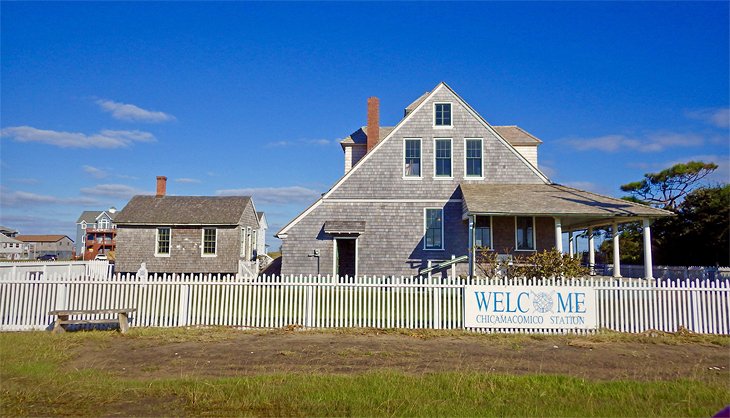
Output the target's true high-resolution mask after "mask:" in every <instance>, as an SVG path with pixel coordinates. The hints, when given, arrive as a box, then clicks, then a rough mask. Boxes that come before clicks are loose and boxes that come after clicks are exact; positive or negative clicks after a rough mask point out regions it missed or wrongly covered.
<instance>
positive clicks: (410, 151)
mask: <svg viewBox="0 0 730 418" xmlns="http://www.w3.org/2000/svg"><path fill="white" fill-rule="evenodd" d="M403 175H404V176H406V177H421V140H420V139H406V141H405V165H404V172H403Z"/></svg>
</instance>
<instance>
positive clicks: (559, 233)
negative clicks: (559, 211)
mask: <svg viewBox="0 0 730 418" xmlns="http://www.w3.org/2000/svg"><path fill="white" fill-rule="evenodd" d="M562 228H563V225H562V224H561V223H560V218H555V249H556V250H558V252H560V253H562V252H563V229H562Z"/></svg>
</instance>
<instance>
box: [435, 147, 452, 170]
mask: <svg viewBox="0 0 730 418" xmlns="http://www.w3.org/2000/svg"><path fill="white" fill-rule="evenodd" d="M434 148H435V150H434V156H435V158H436V161H435V166H436V176H437V177H439V176H441V177H451V140H450V139H437V140H435V141H434Z"/></svg>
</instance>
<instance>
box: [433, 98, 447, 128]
mask: <svg viewBox="0 0 730 418" xmlns="http://www.w3.org/2000/svg"><path fill="white" fill-rule="evenodd" d="M433 126H436V127H447V128H450V127H451V103H436V104H434V108H433Z"/></svg>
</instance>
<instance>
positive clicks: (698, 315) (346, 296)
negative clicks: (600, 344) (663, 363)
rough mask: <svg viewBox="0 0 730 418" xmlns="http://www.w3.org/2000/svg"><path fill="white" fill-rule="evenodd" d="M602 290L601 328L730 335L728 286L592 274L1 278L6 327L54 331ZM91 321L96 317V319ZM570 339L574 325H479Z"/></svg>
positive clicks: (371, 316) (337, 314)
mask: <svg viewBox="0 0 730 418" xmlns="http://www.w3.org/2000/svg"><path fill="white" fill-rule="evenodd" d="M469 284H475V285H500V286H533V287H535V288H536V291H537V290H538V289H539V288H540V287H544V286H572V287H575V286H579V287H586V288H587V289H595V291H596V299H597V304H598V306H597V309H598V312H597V316H598V327H599V329H601V328H603V329H610V330H615V331H621V332H630V333H638V332H643V331H646V330H660V331H666V332H675V331H677V330H678V329H679V327H680V326H684V327H686V328H687V329H689V330H691V331H693V332H698V333H707V334H723V335H728V334H730V280H722V281H718V280H716V281H699V280H685V281H677V282H668V281H652V282H647V281H645V280H632V279H619V280H616V279H609V278H585V279H570V280H562V281H561V280H555V279H462V278H448V279H440V278H439V279H437V278H427V277H423V278H421V277H400V278H398V277H367V278H358V279H353V278H332V277H311V276H309V277H304V276H298V277H259V278H253V279H250V278H245V277H242V276H221V275H199V276H194V277H193V276H189V275H154V274H151V275H150V276H149V277H148V279H147V280H139V279H137V278H136V277H135V276H134V275H129V276H128V275H124V276H119V275H116V276H111V277H108V278H106V279H98V278H96V277H92V276H89V275H79V276H76V277H68V276H63V275H50V276H42V277H39V278H36V277H13V276H12V275H0V330H3V331H7V330H39V329H48V328H49V326H50V324H51V323H52V321H53V319H54V318H52V317H50V316H49V315H48V312H49V311H51V310H53V309H111V308H137V312H136V313H135V314H133V315H132V317H131V322H130V325H131V326H133V327H181V326H229V327H239V328H282V327H293V328H299V327H301V328H351V327H358V328H359V327H367V328H408V329H462V328H463V327H464V325H463V324H464V318H463V316H464V313H463V309H464V300H463V295H464V286H465V285H469ZM88 319H96V318H94V317H92V316H90V317H88ZM474 330H475V331H478V332H530V333H565V332H582V331H578V330H571V329H569V328H566V329H561V330H543V329H529V330H516V329H509V328H504V329H493V328H492V329H474Z"/></svg>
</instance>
